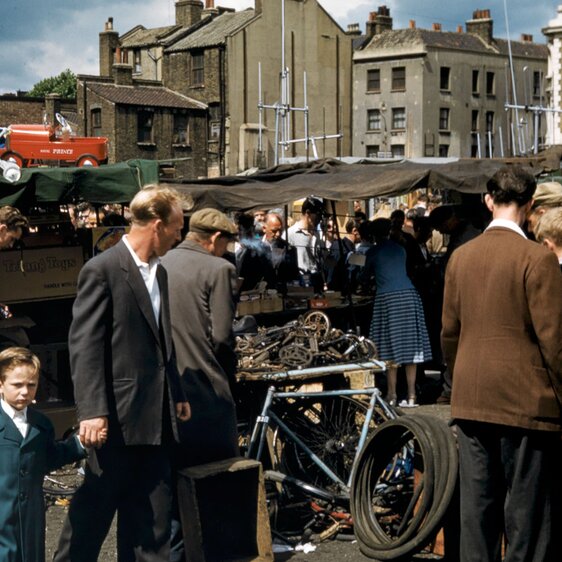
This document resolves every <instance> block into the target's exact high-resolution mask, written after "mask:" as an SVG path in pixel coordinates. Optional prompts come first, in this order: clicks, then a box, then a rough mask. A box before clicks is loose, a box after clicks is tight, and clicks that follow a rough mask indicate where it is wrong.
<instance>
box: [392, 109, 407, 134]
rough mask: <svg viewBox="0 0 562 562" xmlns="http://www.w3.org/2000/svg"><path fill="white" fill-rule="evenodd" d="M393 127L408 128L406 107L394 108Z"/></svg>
mask: <svg viewBox="0 0 562 562" xmlns="http://www.w3.org/2000/svg"><path fill="white" fill-rule="evenodd" d="M392 128H393V129H405V128H406V108H404V107H395V108H393V109H392Z"/></svg>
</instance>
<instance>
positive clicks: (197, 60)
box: [191, 51, 205, 86]
mask: <svg viewBox="0 0 562 562" xmlns="http://www.w3.org/2000/svg"><path fill="white" fill-rule="evenodd" d="M204 81H205V56H204V54H203V52H202V51H201V52H197V53H192V55H191V85H192V86H199V85H201V84H203V83H204Z"/></svg>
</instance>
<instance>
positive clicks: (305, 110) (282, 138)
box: [258, 0, 343, 165]
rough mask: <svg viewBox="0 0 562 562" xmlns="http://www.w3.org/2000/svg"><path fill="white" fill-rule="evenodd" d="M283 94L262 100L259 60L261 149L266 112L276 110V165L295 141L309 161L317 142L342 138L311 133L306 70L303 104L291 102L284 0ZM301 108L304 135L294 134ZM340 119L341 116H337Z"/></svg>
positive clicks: (281, 75)
mask: <svg viewBox="0 0 562 562" xmlns="http://www.w3.org/2000/svg"><path fill="white" fill-rule="evenodd" d="M280 77H281V80H280V95H279V100H278V101H277V102H275V103H274V104H266V103H264V100H263V92H262V75H261V62H259V63H258V114H259V115H258V117H259V121H258V130H259V135H258V153H259V154H260V155H263V121H264V119H263V112H264V111H265V110H267V109H270V110H273V111H274V112H275V137H274V146H275V152H274V155H275V165H277V164H279V163H281V162H282V161H283V160H284V158H283V157H282V155H281V153H282V152H286V151H287V150H289V147H290V146H291V145H293V144H297V143H304V144H305V149H306V159H307V161H308V159H309V154H310V149H311V148H312V154H313V157H314V158H315V159H317V158H318V147H317V144H316V142H317V141H319V140H326V139H341V138H343V134H342V133H341V132H340V133H335V134H330V135H327V134H322V135H311V134H310V125H309V119H310V108H309V106H308V95H307V82H306V71H305V72H303V106H302V107H295V106H293V105H292V103H291V93H290V92H291V88H290V86H291V72H290V70H289V68H288V67H287V65H286V63H285V0H281V73H280ZM294 111H296V112H300V113H302V114H304V137H303V138H291V113H292V112H294ZM338 122H339V119H338Z"/></svg>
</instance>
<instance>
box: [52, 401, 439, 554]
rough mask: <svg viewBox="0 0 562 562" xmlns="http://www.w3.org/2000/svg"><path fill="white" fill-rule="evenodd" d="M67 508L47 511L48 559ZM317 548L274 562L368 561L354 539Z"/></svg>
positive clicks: (107, 548)
mask: <svg viewBox="0 0 562 562" xmlns="http://www.w3.org/2000/svg"><path fill="white" fill-rule="evenodd" d="M404 412H405V413H406V415H408V414H411V413H414V412H416V413H424V414H431V415H434V416H437V417H439V418H441V419H443V420H445V421H448V420H449V418H450V407H449V406H443V405H437V404H430V405H424V406H419V407H418V408H412V409H408V410H404ZM67 509H68V508H67V507H64V506H58V505H53V506H50V507H49V509H48V510H47V539H46V559H47V560H52V557H53V553H54V550H55V548H56V543H57V539H58V536H59V534H60V530H61V527H62V522H63V520H64V518H65V516H66V512H67ZM316 546H317V548H316V550H315V551H314V552H310V553H304V552H286V553H278V554H276V555H275V562H304V561H305V560H306V561H309V562H311V561H313V562H334V561H336V560H337V561H345V562H366V561H368V560H371V559H370V558H367V557H366V556H363V555H362V554H361V552H360V550H359V547H358V545H357V543H356V542H354V541H353V542H343V541H327V542H324V543H321V544H319V545H316ZM115 547H116V545H115V528H113V529H112V531H111V532H110V534H109V536H108V537H107V539H106V541H105V544H104V546H103V549H102V552H101V554H100V557H99V562H111V561H113V560H117V555H116V548H115ZM428 559H430V560H431V559H433V560H435V559H437V560H439V559H440V557H436V556H434V555H420V556H416V557H414V558H413V559H412V561H414V560H415V561H422V560H428Z"/></svg>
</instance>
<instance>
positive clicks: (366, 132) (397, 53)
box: [353, 6, 548, 158]
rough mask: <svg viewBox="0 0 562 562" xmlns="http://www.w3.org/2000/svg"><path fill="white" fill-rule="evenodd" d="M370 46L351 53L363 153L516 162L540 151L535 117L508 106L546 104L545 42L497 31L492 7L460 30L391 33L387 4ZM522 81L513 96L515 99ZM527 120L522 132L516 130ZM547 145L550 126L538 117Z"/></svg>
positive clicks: (375, 17)
mask: <svg viewBox="0 0 562 562" xmlns="http://www.w3.org/2000/svg"><path fill="white" fill-rule="evenodd" d="M367 36H368V37H367V40H366V41H365V42H364V43H363V46H362V47H360V48H359V49H358V50H356V51H355V53H354V55H353V62H354V67H353V75H354V78H353V100H354V101H353V154H354V155H355V156H370V157H376V156H377V155H382V156H390V154H392V156H405V157H408V158H412V157H423V156H442V157H446V156H455V157H471V156H472V157H475V156H479V155H480V156H482V157H487V156H490V155H492V156H495V157H501V156H509V155H512V154H520V153H526V152H530V151H532V149H533V130H534V125H535V123H534V119H533V114H531V113H530V112H526V111H525V110H523V109H520V110H517V111H515V110H513V111H506V110H505V103H506V102H509V103H511V104H514V105H515V102H517V104H518V105H531V104H538V103H539V101H540V99H541V96H543V95H544V90H543V81H544V76H545V75H546V70H547V58H548V50H547V47H546V45H539V44H536V43H533V42H532V36H530V35H524V36H522V37H521V40H520V41H511V51H512V59H513V80H512V78H511V73H510V72H509V44H508V41H506V40H504V39H498V38H496V37H494V34H493V20H492V18H491V17H490V11H489V10H477V11H475V12H474V13H473V17H472V19H471V20H469V21H467V22H466V31H464V30H463V28H462V26H459V27H458V28H457V31H455V32H447V31H442V28H441V25H440V24H433V27H432V29H431V30H427V29H419V28H417V27H416V24H415V22H414V21H410V26H409V28H408V29H396V30H395V29H393V27H392V18H391V16H390V11H389V10H388V8H386V7H385V6H382V7H380V8H379V9H378V11H377V12H371V14H370V16H369V21H368V22H367ZM513 84H515V95H514V92H513ZM518 123H519V126H517V124H518ZM537 124H538V128H539V131H540V141H541V144H542V142H543V140H544V131H545V122H544V119H542V120H540V122H539V123H537Z"/></svg>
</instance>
